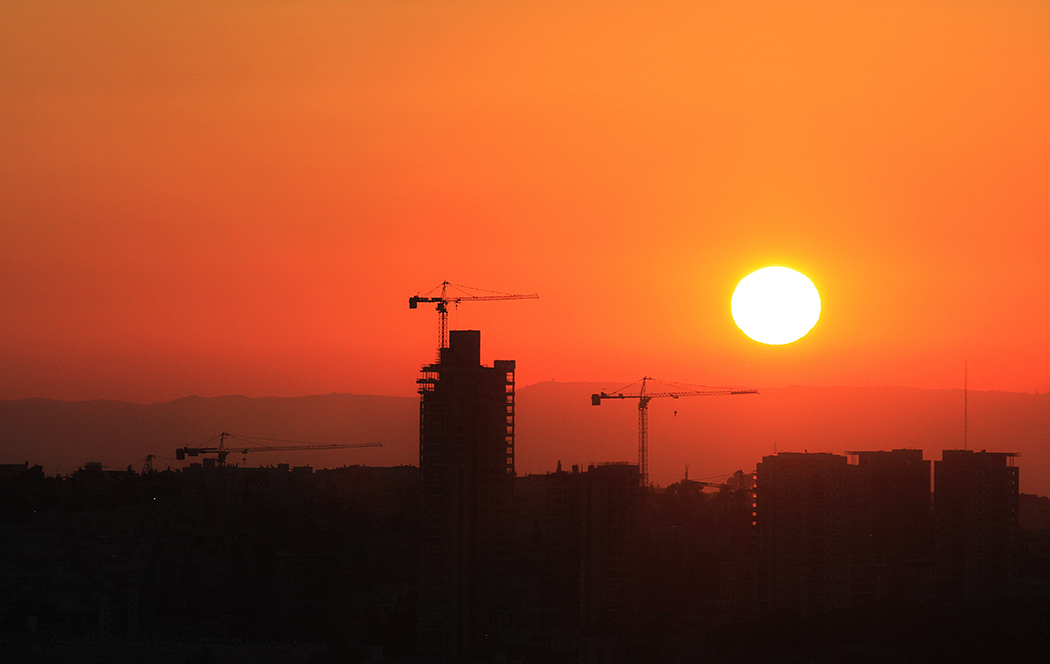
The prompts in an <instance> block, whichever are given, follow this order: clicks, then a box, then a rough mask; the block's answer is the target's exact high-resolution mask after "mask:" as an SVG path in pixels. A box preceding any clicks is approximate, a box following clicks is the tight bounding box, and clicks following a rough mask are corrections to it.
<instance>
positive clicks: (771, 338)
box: [730, 267, 820, 345]
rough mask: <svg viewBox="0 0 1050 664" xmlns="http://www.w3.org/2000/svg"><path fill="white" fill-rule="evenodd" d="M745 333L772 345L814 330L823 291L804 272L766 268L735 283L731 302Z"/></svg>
mask: <svg viewBox="0 0 1050 664" xmlns="http://www.w3.org/2000/svg"><path fill="white" fill-rule="evenodd" d="M730 310H731V311H732V313H733V320H734V321H736V324H737V327H739V328H740V329H741V330H743V332H744V334H746V335H747V336H749V337H751V338H752V339H754V340H755V341H758V342H760V343H764V344H770V345H782V344H789V343H791V342H792V341H797V340H799V339H801V338H802V337H804V336H806V334H807V333H808V332H809V331H810V330H812V329H813V326H814V325H816V324H817V320H818V319H819V318H820V293H818V292H817V287H816V286H814V285H813V282H812V281H810V280H809V278H808V277H807V276H806V275H804V274H802V273H801V272H796V271H795V270H792V269H791V268H787V267H764V268H762V269H761V270H757V271H755V272H752V273H751V274H749V275H747V276H746V277H744V278H743V279H741V280H740V283H739V284H737V285H736V290H735V291H733V300H732V302H731V303H730Z"/></svg>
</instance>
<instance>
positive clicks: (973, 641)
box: [0, 464, 1050, 662]
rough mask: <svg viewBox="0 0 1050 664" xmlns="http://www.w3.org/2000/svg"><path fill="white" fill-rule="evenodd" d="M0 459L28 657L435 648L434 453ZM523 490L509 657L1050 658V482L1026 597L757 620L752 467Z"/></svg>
mask: <svg viewBox="0 0 1050 664" xmlns="http://www.w3.org/2000/svg"><path fill="white" fill-rule="evenodd" d="M0 470H2V472H0V632H2V635H0V650H3V651H4V652H5V653H6V654H8V655H9V656H10V657H11V658H12V659H11V661H27V662H32V661H59V660H61V661H69V662H77V661H89V662H94V661H114V662H120V661H143V660H144V659H149V660H150V661H161V662H164V661H170V662H190V661H194V662H195V661H209V659H210V661H244V662H249V661H250V662H260V661H262V662H307V661H310V662H322V661H340V662H344V661H417V660H416V659H415V651H416V636H417V624H416V611H417V609H416V592H417V588H418V577H417V551H418V549H417V546H418V543H417V527H418V523H417V518H418V514H419V506H420V503H419V478H418V470H417V469H416V468H415V467H409V466H405V467H392V468H370V467H344V468H338V469H334V470H312V469H310V468H305V467H289V466H287V465H281V466H278V467H271V468H238V467H216V466H214V465H212V464H207V465H194V466H191V467H190V468H188V469H186V470H184V471H180V472H173V471H163V472H150V473H142V474H140V473H137V472H134V471H106V470H101V469H99V468H97V467H96V466H92V467H91V468H89V469H86V470H80V471H77V472H76V473H74V474H72V475H70V476H63V477H55V476H46V475H45V474H44V473H43V470H42V468H40V467H39V466H32V467H31V466H29V465H28V464H24V465H23V464H19V465H13V466H4V467H3V468H2V469H0ZM632 472H633V475H632V474H631V473H632ZM632 482H633V484H632ZM513 484H514V500H513V504H512V515H511V522H512V524H513V529H512V533H511V535H510V536H511V538H512V542H513V547H511V549H510V554H509V556H510V557H509V559H508V560H507V561H504V562H505V563H506V565H505V568H506V570H507V574H506V576H505V577H504V578H502V580H501V583H502V584H503V585H502V588H503V590H504V593H505V595H506V601H505V602H504V604H503V606H504V607H506V606H511V608H513V609H514V610H515V611H516V612H517V613H516V615H517V616H518V623H517V624H516V625H514V626H512V627H514V629H513V630H510V631H505V632H504V633H505V634H511V635H512V636H513V637H514V639H515V641H514V642H513V643H511V644H510V646H511V647H508V648H506V649H505V652H507V653H509V658H508V660H507V661H537V662H539V661H627V662H679V661H701V660H703V661H752V662H763V661H770V662H772V661H776V662H791V661H799V662H806V661H810V660H812V661H816V662H820V661H857V662H869V661H870V662H876V661H878V662H894V661H902V662H903V661H953V662H954V661H962V662H967V661H1045V660H1046V656H1047V655H1048V654H1050V646H1048V644H1047V642H1046V640H1045V634H1046V633H1047V629H1048V628H1050V624H1048V617H1050V612H1048V609H1047V601H1048V599H1050V499H1047V498H1045V497H1037V496H1033V495H1026V494H1022V495H1021V497H1020V501H1019V509H1020V526H1021V529H1020V532H1019V539H1018V547H1017V567H1016V570H1017V579H1018V584H1017V587H1016V588H1015V590H1016V592H1014V593H1013V594H1012V595H1011V596H1009V597H1006V598H998V599H997V598H986V599H984V600H981V601H968V600H965V599H959V598H948V597H927V598H924V599H922V600H921V601H916V602H913V603H899V602H882V603H879V602H873V603H869V604H867V605H865V606H863V607H859V608H851V609H849V610H842V611H832V612H830V613H822V614H820V615H819V616H816V617H814V616H810V617H807V616H805V615H803V614H802V613H800V612H797V611H790V610H777V611H775V612H773V613H762V614H760V615H759V617H753V616H754V615H755V614H753V612H752V610H753V608H754V606H753V602H752V601H751V596H750V595H748V594H746V593H745V594H743V595H742V594H741V589H742V588H744V587H746V586H747V585H748V584H749V583H750V581H749V579H751V578H753V577H752V576H751V570H752V569H753V566H754V556H755V553H756V549H755V539H754V532H755V531H754V527H753V524H752V520H753V516H752V512H753V507H752V500H753V496H754V493H753V492H752V490H751V484H750V474H747V473H739V474H737V475H736V476H735V477H733V478H730V480H728V481H727V482H726V483H724V484H722V485H721V486H719V487H708V488H707V489H706V490H705V489H704V487H703V485H701V484H700V483H697V482H692V481H689V480H682V481H680V482H677V483H674V484H672V485H671V486H669V487H667V488H666V489H665V490H659V491H654V492H651V493H643V492H641V491H638V490H637V468H636V467H634V466H631V465H628V464H612V465H599V466H594V467H588V468H577V469H572V470H565V471H562V470H561V469H559V470H558V471H555V472H551V473H546V474H542V475H527V476H523V477H518V478H515V479H514V481H513ZM632 486H634V487H635V489H634V490H632V489H631V487H632ZM588 510H589V513H586V512H587V511H588ZM552 617H553V618H557V619H558V620H557V621H554V622H551V620H550V619H551V618H552ZM559 635H560V636H561V637H563V640H562V641H559V640H558V638H559ZM610 643H620V644H622V645H623V647H622V648H620V649H618V650H612V649H610V648H608V647H607V646H608V644H610ZM1026 658H1027V659H1026ZM5 659H7V658H6V657H5Z"/></svg>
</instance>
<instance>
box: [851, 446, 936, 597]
mask: <svg viewBox="0 0 1050 664" xmlns="http://www.w3.org/2000/svg"><path fill="white" fill-rule="evenodd" d="M846 454H847V455H848V456H849V457H850V460H851V462H853V463H855V465H856V468H857V482H858V488H859V492H858V493H859V496H858V497H859V499H860V505H859V509H860V513H859V516H860V519H861V524H860V525H861V531H860V541H859V542H858V547H857V550H856V561H855V565H854V570H853V577H854V579H853V599H854V602H857V603H865V602H868V601H876V600H891V601H895V602H901V601H923V600H926V599H929V598H930V597H931V596H932V595H933V594H934V593H935V592H936V588H937V583H938V569H937V568H936V566H935V565H934V563H933V560H932V558H931V554H932V551H931V546H932V538H933V532H932V510H931V504H930V480H931V476H930V461H928V460H926V459H923V457H922V450H908V449H898V450H889V451H887V450H878V451H869V452H847V453H846Z"/></svg>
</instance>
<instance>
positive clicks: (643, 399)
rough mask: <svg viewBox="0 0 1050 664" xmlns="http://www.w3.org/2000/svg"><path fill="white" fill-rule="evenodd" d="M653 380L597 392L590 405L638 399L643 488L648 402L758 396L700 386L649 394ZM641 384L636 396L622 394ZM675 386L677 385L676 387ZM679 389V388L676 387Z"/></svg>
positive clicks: (746, 390) (646, 476)
mask: <svg viewBox="0 0 1050 664" xmlns="http://www.w3.org/2000/svg"><path fill="white" fill-rule="evenodd" d="M651 380H653V379H652V378H650V377H649V376H645V377H644V378H642V379H641V381H635V382H633V383H631V384H630V385H627V386H625V387H623V388H622V389H620V390H617V391H616V392H615V393H613V394H607V393H605V392H599V393H598V394H592V395H591V405H592V406H600V405H602V400H603V399H638V471H639V475H640V478H641V483H642V486H643V487H648V486H649V402H650V401H652V400H653V399H656V398H657V397H671V398H672V399H677V398H679V397H714V396H729V395H733V394H758V390H755V389H751V388H745V387H732V388H730V387H719V388H708V387H704V386H702V385H697V386H692V387H698V388H701V389H682V390H677V391H673V392H649V391H647V390H646V383H648V382H649V381H651ZM639 382H640V383H641V384H642V386H641V389H640V391H639V393H638V394H624V393H623V390H626V389H627V388H629V387H633V386H634V385H637V384H638V383H639ZM676 386H677V385H676ZM678 387H680V386H678Z"/></svg>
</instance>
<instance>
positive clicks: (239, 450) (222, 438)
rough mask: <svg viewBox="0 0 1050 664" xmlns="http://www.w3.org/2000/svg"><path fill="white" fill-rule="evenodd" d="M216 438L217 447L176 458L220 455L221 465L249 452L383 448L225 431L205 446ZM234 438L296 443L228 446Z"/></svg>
mask: <svg viewBox="0 0 1050 664" xmlns="http://www.w3.org/2000/svg"><path fill="white" fill-rule="evenodd" d="M216 438H218V439H219V444H218V445H215V446H201V447H189V446H186V447H180V448H178V449H176V450H175V458H176V459H178V460H179V461H182V460H184V459H185V458H186V457H188V456H191V457H195V456H198V455H201V454H215V455H218V460H219V465H223V464H225V463H226V457H228V456H229V455H231V454H247V453H248V452H285V451H290V450H295V451H299V450H345V449H351V448H358V447H382V446H383V443H333V444H321V443H304V442H301V441H296V440H279V439H277V438H254V437H251V436H235V435H233V434H232V433H226V432H225V431H224V432H222V433H220V434H219V435H218V436H216V437H215V438H211V439H209V440H206V441H205V444H207V443H210V442H212V441H213V440H215V439H216ZM227 438H233V439H234V440H245V441H248V442H255V441H258V440H265V441H269V442H273V443H294V444H291V445H287V444H286V445H227V444H226V439H227Z"/></svg>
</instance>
